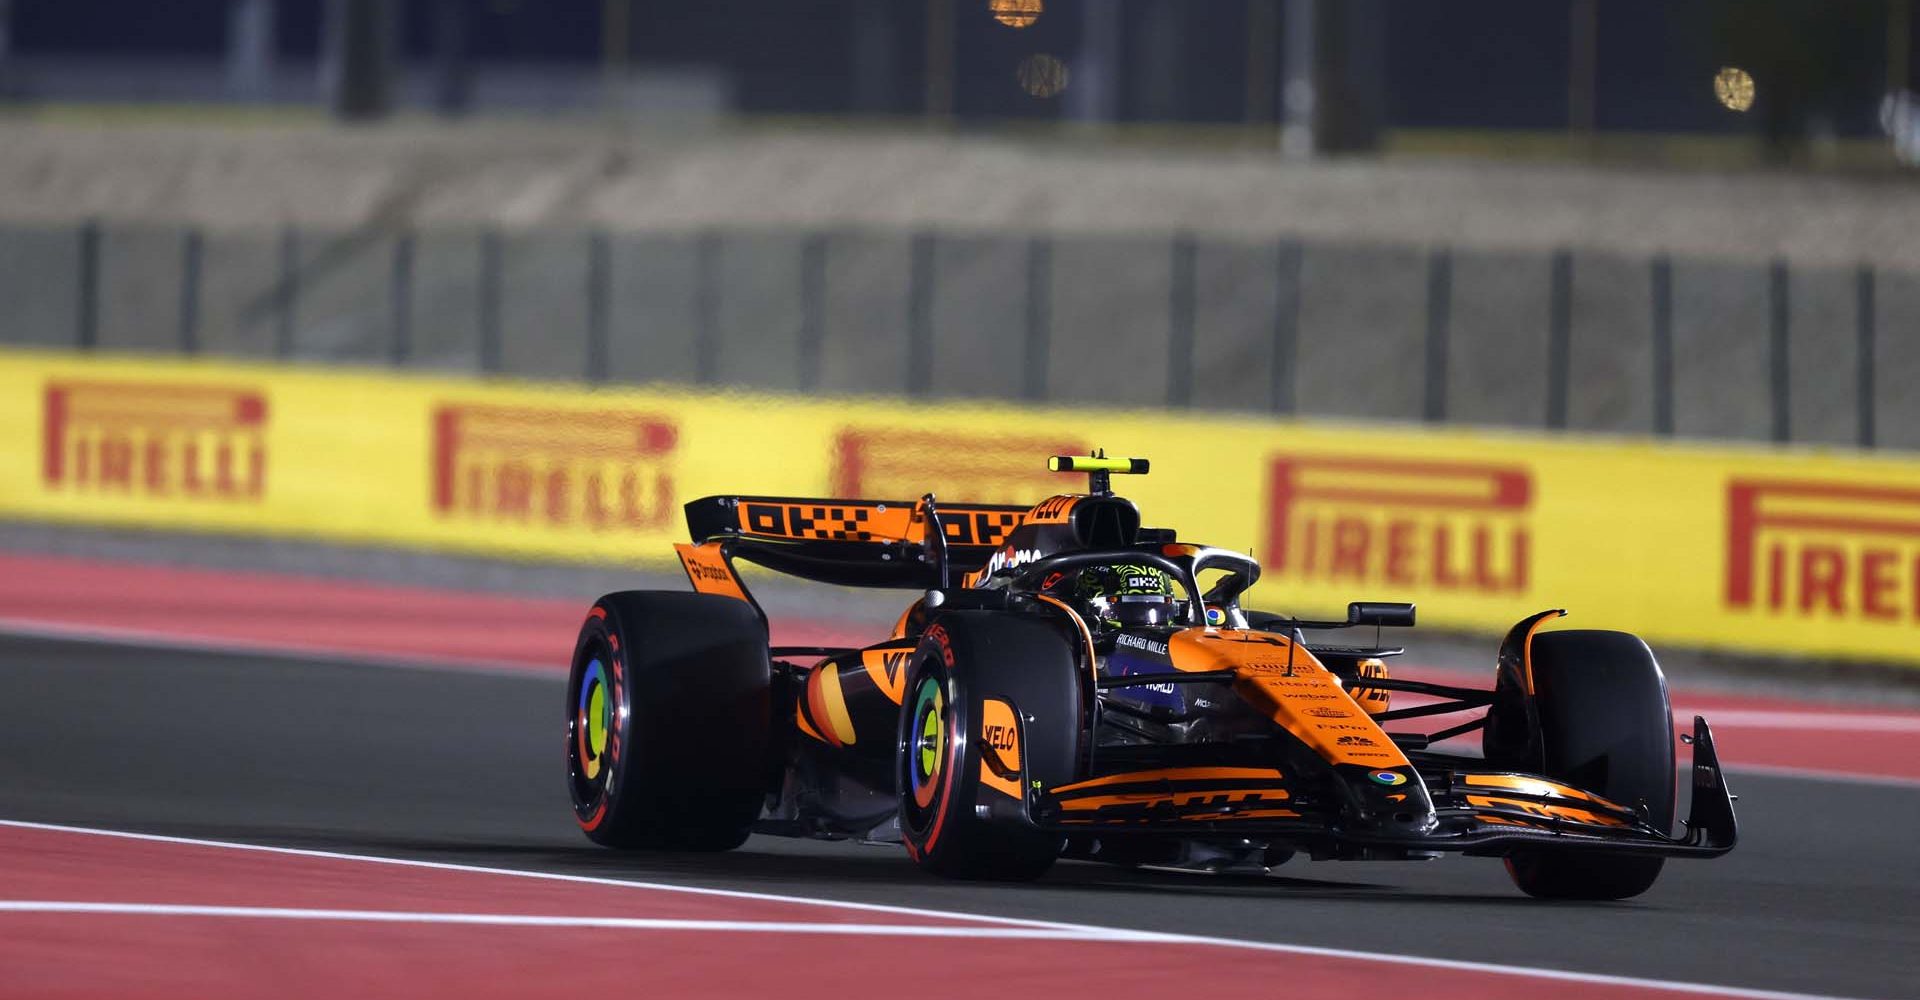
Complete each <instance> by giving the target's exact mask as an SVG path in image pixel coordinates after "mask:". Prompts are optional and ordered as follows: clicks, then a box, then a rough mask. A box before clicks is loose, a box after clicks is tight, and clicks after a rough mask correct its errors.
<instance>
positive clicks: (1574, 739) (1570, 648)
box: [1489, 630, 1674, 899]
mask: <svg viewBox="0 0 1920 1000" xmlns="http://www.w3.org/2000/svg"><path fill="white" fill-rule="evenodd" d="M1532 656H1533V681H1534V704H1535V706H1536V707H1537V709H1538V711H1539V714H1540V736H1541V739H1540V745H1539V747H1538V748H1537V749H1538V751H1539V752H1540V754H1541V758H1540V759H1538V760H1535V761H1511V762H1509V764H1510V766H1515V767H1516V769H1519V770H1531V769H1533V767H1537V768H1538V769H1539V771H1540V773H1542V774H1545V775H1546V776H1547V777H1550V778H1554V779H1557V780H1560V781H1564V782H1566V783H1567V784H1570V785H1573V786H1574V787H1576V788H1583V789H1586V790H1587V791H1590V792H1594V793H1596V794H1598V795H1600V796H1601V797H1602V798H1605V799H1607V800H1609V801H1611V802H1615V803H1617V804H1619V805H1623V806H1626V807H1627V808H1629V809H1634V810H1638V811H1641V812H1642V814H1643V815H1644V816H1645V817H1646V822H1647V823H1648V825H1650V826H1652V827H1653V828H1654V829H1656V830H1659V831H1660V832H1661V833H1663V834H1664V833H1669V832H1670V831H1671V830H1672V828H1673V812H1674V798H1673V797H1674V750H1673V712H1672V709H1671V707H1670V706H1669V704H1668V699H1667V681H1666V677H1665V676H1664V675H1663V674H1661V672H1660V664H1659V663H1658V662H1657V661H1656V660H1655V659H1654V656H1653V651H1652V650H1650V649H1648V648H1647V644H1646V643H1645V642H1642V641H1641V640H1640V639H1639V637H1637V636H1633V635H1629V634H1627V633H1625V632H1603V631H1580V630H1573V631H1563V632H1542V633H1540V634H1538V635H1536V636H1534V638H1533V652H1532ZM1502 723H1503V727H1502V728H1504V729H1505V730H1506V731H1507V732H1509V733H1511V732H1513V731H1515V730H1516V729H1517V728H1521V727H1523V725H1524V724H1523V723H1521V722H1519V720H1511V719H1508V720H1502ZM1492 749H1493V746H1492V745H1491V744H1490V745H1489V750H1492ZM1490 756H1492V755H1491V754H1490ZM1529 765H1531V766H1529ZM1664 863H1665V859H1664V858H1660V857H1657V856H1646V855H1630V854H1601V853H1594V852H1590V851H1555V850H1553V849H1551V848H1528V849H1525V850H1518V851H1514V852H1513V853H1512V854H1510V855H1508V857H1507V872H1508V874H1510V875H1512V876H1513V881H1514V884H1515V885H1517V886H1519V887H1520V889H1521V891H1523V892H1525V893H1526V894H1527V895H1529V896H1538V897H1541V898H1543V899H1627V898H1629V897H1632V896H1638V895H1640V894H1641V893H1643V892H1646V891H1647V890H1648V889H1650V888H1652V887H1653V883H1654V881H1655V880H1656V879H1658V878H1659V877H1660V869H1661V867H1662V865H1663V864H1664Z"/></svg>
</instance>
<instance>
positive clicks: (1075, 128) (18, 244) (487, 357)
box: [0, 0, 1920, 447]
mask: <svg viewBox="0 0 1920 1000" xmlns="http://www.w3.org/2000/svg"><path fill="white" fill-rule="evenodd" d="M1915 32H1916V27H1915V25H1914V23H1913V18H1912V16H1911V11H1910V8H1909V3H1908V2H1907V0H1841V2H1813V0H1740V2H1718V0H1716V2H1699V3H1690V4H1684V5H1675V4H1667V3H1656V2H1652V0H1611V2H1608V3H1605V4H1602V3H1599V2H1598V0H1548V2H1535V0H1526V2H1522V0H1492V2H1485V3H1474V4H1412V3H1393V2H1388V0H1356V2H1343V3H1331V2H1325V0H1245V2H1241V0H1204V2H1181V0H1085V2H1081V0H927V2H924V3H921V2H902V0H808V2H790V3H766V2H761V0H721V2H713V3H702V4H662V3H652V2H647V0H551V2H541V3H533V2H527V0H179V2H173V3H167V4H142V3H133V2H130V0H127V2H122V0H58V2H56V0H0V299H4V300H5V301H6V302H7V303H8V307H9V315H8V319H7V321H6V322H5V323H4V324H0V339H4V340H5V341H7V342H13V343H26V344H43V345H50V346H60V345H74V346H79V347H95V346H98V347H120V348H136V349H144V350H162V351H169V352H171V351H181V352H201V351H204V352H209V353H216V354H237V355H243V356H244V355H254V356H282V357H306V358H326V359H335V360H355V361H369V362H376V363H383V364H385V363H392V364H402V365H422V366H429V367H436V368H451V369H462V370H476V369H477V370H482V371H488V372H505V373H514V374H527V375H540V376H560V377H578V378H589V379H596V380H612V381H625V382H638V381H661V380H664V381H670V382H693V383H703V384H721V385H741V386H749V387H757V388H768V389H786V390H801V391H812V390H829V391H835V392H857V393H874V394H882V395H908V396H936V397H941V396H962V397H986V398H1010V399H1021V400H1029V401H1047V402H1062V403H1087V402H1095V403H1098V402H1119V403H1123V404H1125V405H1153V406H1168V407H1177V408H1186V407H1193V408H1202V409H1226V410H1237V411H1247V412H1260V413H1277V414H1292V413H1299V414H1307V415H1336V416H1349V417H1362V418H1384V419H1391V420H1426V421H1453V422H1464V423H1470V424H1481V425H1488V424H1490V425H1510V426H1522V427H1547V428H1571V429H1583V430H1598V431H1609V432H1623V433H1631V434H1654V435H1666V434H1677V435H1682V436H1699V437H1715V438H1750V439H1757V440H1771V441H1795V442H1802V441H1805V442H1830V443H1842V444H1857V445H1863V446H1868V447H1877V446H1888V445H1894V446H1911V445H1913V444H1914V443H1916V442H1915V439H1916V438H1920V430H1916V428H1920V421H1916V420H1914V419H1912V417H1914V416H1916V414H1914V413H1912V412H1909V411H1910V410H1912V409H1914V408H1916V407H1920V399H1913V400H1910V399H1908V398H1907V397H1906V396H1905V395H1904V394H1900V393H1894V392H1890V391H1889V390H1888V388H1887V387H1888V386H1897V385H1902V384H1905V382H1906V381H1908V380H1910V379H1911V378H1912V377H1914V376H1915V375H1920V350H1916V349H1915V346H1914V345H1913V344H1911V343H1910V342H1909V338H1905V337H1901V336H1897V335H1896V334H1895V331H1899V330H1903V329H1905V328H1907V327H1908V326H1909V325H1910V324H1911V322H1912V321H1913V320H1914V319H1920V285H1916V284H1915V282H1914V280H1913V273H1914V269H1916V268H1920V240H1917V239H1915V238H1914V236H1913V233H1914V232H1916V227H1915V225H1914V223H1915V222H1916V221H1920V201H1917V200H1916V198H1915V195H1914V192H1913V189H1912V187H1911V186H1910V185H1909V183H1908V182H1907V177H1906V175H1905V173H1904V170H1905V167H1904V164H1905V163H1907V162H1908V161H1909V160H1911V159H1913V156H1912V155H1911V154H1912V153H1913V151H1914V143H1915V141H1916V140H1915V138H1914V128H1913V120H1914V113H1915V109H1914V108H1913V107H1912V101H1911V100H1910V94H1909V87H1910V82H1911V79H1912V76H1913V73H1914V69H1913V66H1912V59H1911V58H1910V53H1911V50H1912V47H1913V40H1914V38H1915ZM1008 358H1018V359H1021V360H1022V362H1023V363H1022V364H1021V365H1020V366H1019V367H1018V371H1017V372H1013V373H1011V374H1010V372H1009V368H1008V366H1007V365H1006V364H1005V363H1004V362H1005V360H1006V359H1008ZM1116 373H1125V374H1126V375H1127V376H1128V388H1127V390H1126V392H1125V398H1124V399H1120V400H1114V399H1111V398H1110V397H1111V396H1112V395H1113V393H1114V390H1113V388H1112V378H1111V376H1112V375H1114V374H1116Z"/></svg>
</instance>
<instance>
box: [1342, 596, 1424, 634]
mask: <svg viewBox="0 0 1920 1000" xmlns="http://www.w3.org/2000/svg"><path fill="white" fill-rule="evenodd" d="M1347 624H1349V625H1373V626H1376V627H1382V628H1412V627H1413V605H1411V604H1390V603H1388V602H1385V601H1354V602H1353V603H1352V604H1349V605H1347Z"/></svg>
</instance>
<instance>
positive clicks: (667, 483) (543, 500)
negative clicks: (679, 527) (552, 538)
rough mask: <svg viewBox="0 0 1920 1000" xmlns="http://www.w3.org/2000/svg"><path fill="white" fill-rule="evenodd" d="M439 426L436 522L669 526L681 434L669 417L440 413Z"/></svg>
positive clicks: (525, 410)
mask: <svg viewBox="0 0 1920 1000" xmlns="http://www.w3.org/2000/svg"><path fill="white" fill-rule="evenodd" d="M432 419H433V458H432V462H433V496H432V506H433V510H434V512H435V513H436V514H439V515H442V516H447V517H466V518H475V519H480V520H486V521H497V522H502V523H511V524H545V525H549V526H555V527H570V528H585V529H589V530H593V531H648V530H661V529H664V528H667V527H669V526H670V525H671V523H672V519H673V505H674V501H673V498H674V491H673V457H674V449H675V447H676V445H677V444H678V441H679V433H678V430H677V428H676V427H675V425H674V423H673V422H672V421H671V420H669V419H667V418H665V417H661V416H657V415H654V414H651V413H640V412H634V411H630V410H600V411H591V412H577V411H561V410H549V409H540V408H534V407H512V406H474V405H464V404H442V405H440V406H437V407H435V409H434V411H433V417H432Z"/></svg>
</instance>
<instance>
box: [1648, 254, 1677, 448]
mask: <svg viewBox="0 0 1920 1000" xmlns="http://www.w3.org/2000/svg"><path fill="white" fill-rule="evenodd" d="M1649 267H1650V270H1651V273H1650V274H1649V275H1648V278H1649V280H1650V281H1651V283H1652V293H1653V294H1652V299H1653V301H1652V308H1653V344H1652V348H1653V366H1652V367H1653V372H1652V375H1653V432H1654V433H1655V434H1658V435H1661V436H1663V437H1672V436H1673V258H1671V257H1669V256H1667V255H1666V254H1658V255H1656V256H1655V257H1654V258H1653V259H1652V260H1651V261H1650V262H1649Z"/></svg>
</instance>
